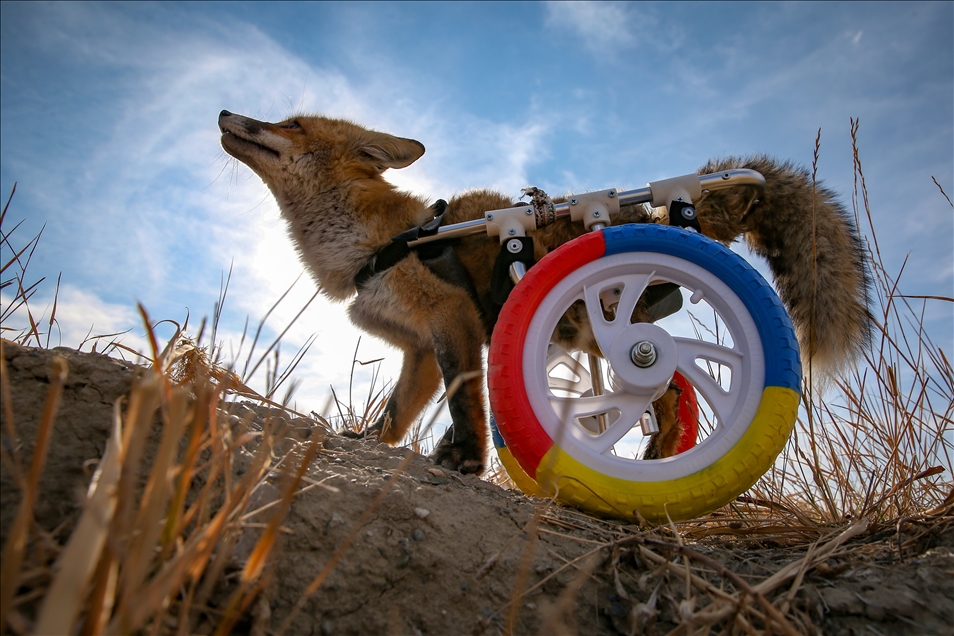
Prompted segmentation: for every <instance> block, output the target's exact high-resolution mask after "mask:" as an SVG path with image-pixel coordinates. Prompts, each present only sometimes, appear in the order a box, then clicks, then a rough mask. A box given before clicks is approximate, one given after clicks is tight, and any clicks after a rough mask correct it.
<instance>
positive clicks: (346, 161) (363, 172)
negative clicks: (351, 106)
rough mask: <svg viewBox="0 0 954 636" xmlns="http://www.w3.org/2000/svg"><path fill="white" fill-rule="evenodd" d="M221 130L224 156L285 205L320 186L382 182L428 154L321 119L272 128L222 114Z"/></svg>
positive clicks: (412, 144)
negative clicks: (235, 161) (388, 172)
mask: <svg viewBox="0 0 954 636" xmlns="http://www.w3.org/2000/svg"><path fill="white" fill-rule="evenodd" d="M219 130H221V131H222V148H224V149H225V152H227V153H228V154H230V155H232V156H233V157H235V158H236V159H238V160H239V161H241V162H242V163H244V164H246V165H247V166H248V167H249V168H251V169H252V170H253V171H255V173H256V174H257V175H258V176H259V177H261V178H262V180H263V181H264V182H265V184H266V185H267V186H268V187H269V189H271V191H272V193H273V194H274V195H275V197H276V198H277V199H278V200H279V203H280V204H281V203H284V202H285V201H287V200H288V199H289V198H292V199H300V198H301V197H302V196H303V195H304V196H307V195H308V193H311V192H314V191H315V189H316V186H318V188H319V189H323V188H322V187H321V184H326V185H328V186H332V185H340V184H344V183H351V182H355V181H361V180H363V179H372V180H380V179H381V173H382V172H384V171H385V170H387V169H388V168H404V167H406V166H409V165H411V164H412V163H414V162H415V161H417V160H418V159H420V157H421V155H423V154H424V146H423V145H422V144H421V143H420V142H418V141H414V140H413V139H404V138H402V137H395V136H394V135H388V134H386V133H380V132H375V131H373V130H368V129H366V128H362V127H361V126H358V125H356V124H352V123H351V122H348V121H344V120H341V119H330V118H327V117H320V116H299V117H292V118H290V119H286V120H285V121H281V122H278V123H277V124H270V123H267V122H263V121H258V120H255V119H251V118H249V117H243V116H241V115H235V114H233V113H230V112H229V111H227V110H223V111H222V112H221V113H219ZM283 199H284V201H283Z"/></svg>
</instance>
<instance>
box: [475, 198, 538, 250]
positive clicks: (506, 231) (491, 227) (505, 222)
mask: <svg viewBox="0 0 954 636" xmlns="http://www.w3.org/2000/svg"><path fill="white" fill-rule="evenodd" d="M484 220H485V221H486V222H487V236H499V237H500V242H501V243H504V242H506V241H507V240H508V239H511V238H513V237H515V236H526V235H527V232H530V231H532V230H535V229H537V217H536V215H535V214H534V213H533V207H531V206H529V205H518V206H517V207H515V208H504V209H503V210H490V211H489V212H485V213H484Z"/></svg>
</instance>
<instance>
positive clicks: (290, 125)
mask: <svg viewBox="0 0 954 636" xmlns="http://www.w3.org/2000/svg"><path fill="white" fill-rule="evenodd" d="M282 128H288V129H289V130H297V129H299V128H301V124H299V123H298V122H297V121H293V122H289V123H287V124H285V125H283V126H282Z"/></svg>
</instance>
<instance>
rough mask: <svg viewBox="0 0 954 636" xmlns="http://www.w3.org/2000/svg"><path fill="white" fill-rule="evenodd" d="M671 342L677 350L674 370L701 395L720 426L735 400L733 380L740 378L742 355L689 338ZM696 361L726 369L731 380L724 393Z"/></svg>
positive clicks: (731, 409) (736, 393)
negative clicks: (704, 361)
mask: <svg viewBox="0 0 954 636" xmlns="http://www.w3.org/2000/svg"><path fill="white" fill-rule="evenodd" d="M673 340H674V341H675V343H676V348H677V349H678V351H679V363H678V365H677V367H676V368H677V370H678V371H679V373H681V374H682V375H684V376H685V377H686V378H687V379H688V380H689V382H691V383H692V385H693V386H695V388H696V390H697V391H699V392H700V393H702V395H703V397H704V398H705V399H706V401H707V402H708V403H709V406H711V407H712V410H713V412H714V414H715V416H716V420H717V421H718V423H719V424H722V425H724V424H725V423H726V422H728V418H729V417H731V415H732V413H733V411H734V410H735V407H736V404H737V403H738V400H739V395H738V394H739V383H738V381H736V378H740V377H741V376H742V357H743V356H742V353H741V352H739V351H736V350H735V349H730V348H728V347H723V346H721V345H718V344H714V343H711V342H706V341H704V340H696V339H693V338H673ZM698 359H702V360H707V361H711V362H714V363H716V364H719V365H723V366H726V367H728V368H729V370H730V371H731V374H732V378H733V381H732V383H731V386H730V387H729V390H728V391H726V390H725V389H724V388H722V385H720V384H719V382H718V381H717V380H716V379H715V378H713V377H712V376H711V375H709V373H708V372H707V371H706V370H704V369H702V368H700V367H699V365H697V364H696V360H698Z"/></svg>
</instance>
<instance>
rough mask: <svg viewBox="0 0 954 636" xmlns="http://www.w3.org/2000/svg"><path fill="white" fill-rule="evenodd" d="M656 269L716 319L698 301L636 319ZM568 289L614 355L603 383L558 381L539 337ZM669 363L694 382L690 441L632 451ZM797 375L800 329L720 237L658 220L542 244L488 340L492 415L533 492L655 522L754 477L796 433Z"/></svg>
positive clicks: (681, 514) (546, 341)
mask: <svg viewBox="0 0 954 636" xmlns="http://www.w3.org/2000/svg"><path fill="white" fill-rule="evenodd" d="M656 283H675V284H676V285H678V286H679V287H681V288H682V290H681V291H682V293H683V295H684V297H686V298H687V299H688V300H689V302H690V303H692V304H693V305H695V306H696V309H695V310H694V311H698V310H699V309H700V308H705V309H706V311H708V310H711V313H712V314H713V320H714V326H706V325H705V324H703V323H702V322H701V321H700V320H699V319H698V318H697V317H695V316H694V315H692V312H690V316H689V317H686V316H684V315H682V314H680V315H678V316H672V317H669V318H666V319H664V320H662V321H660V322H659V323H657V324H650V323H634V322H632V319H631V316H632V315H633V311H634V309H635V307H636V304H637V302H638V300H639V299H640V297H641V296H642V295H643V293H645V291H646V290H647V289H648V288H649V286H650V285H652V284H656ZM610 299H611V300H610ZM575 303H582V304H583V306H584V307H585V314H586V316H587V318H588V319H589V323H590V326H591V327H592V330H593V335H594V337H595V341H596V343H597V345H598V347H599V349H600V351H601V353H602V357H603V358H605V359H606V361H607V362H608V366H609V373H608V374H607V376H606V378H605V380H606V381H605V382H604V384H605V386H606V388H605V390H604V391H603V392H602V394H599V395H594V394H593V392H592V391H590V392H581V391H573V390H567V388H566V387H565V386H564V385H562V384H561V383H560V382H559V381H554V378H553V377H552V375H551V374H552V365H551V362H552V360H551V351H552V350H551V349H550V346H549V345H550V342H551V340H552V339H554V338H555V337H557V339H558V337H559V335H560V332H559V331H558V330H557V326H558V323H560V320H561V318H562V317H563V316H564V314H565V313H566V312H567V310H568V309H570V307H571V306H572V305H574V304H575ZM686 325H690V326H689V328H688V330H687V328H686ZM677 372H678V374H679V375H681V376H682V379H684V380H685V381H687V382H688V383H689V384H690V385H691V386H692V388H693V389H694V390H695V393H696V395H698V396H699V412H700V420H702V421H701V422H700V427H699V431H698V434H697V439H696V440H695V444H694V445H690V447H688V449H687V450H685V452H681V453H678V454H676V455H674V456H672V457H668V458H665V459H655V460H643V459H637V458H638V457H641V456H642V451H643V450H644V449H645V445H646V441H647V437H648V435H647V434H643V429H642V428H641V426H640V423H641V421H642V420H643V414H644V413H645V412H646V411H647V409H648V408H649V405H650V404H652V402H653V400H655V399H657V398H659V397H660V396H661V395H662V394H663V393H665V391H666V389H667V388H668V386H669V383H670V381H671V380H672V379H673V378H674V377H677V375H676V374H677ZM576 375H577V377H580V378H582V375H581V374H579V373H577V374H576ZM800 382H801V367H800V363H799V357H798V345H797V342H796V340H795V335H794V332H793V330H792V326H791V322H790V320H789V318H788V314H787V313H786V312H785V309H784V308H783V307H782V305H781V303H780V302H779V300H778V297H777V296H776V295H775V293H774V292H773V291H772V289H771V287H770V286H769V285H768V284H767V283H766V282H765V281H764V280H763V279H762V277H761V276H759V274H758V273H757V272H756V271H755V270H754V269H753V268H752V267H751V266H750V265H749V264H748V263H746V262H745V261H744V260H743V259H742V258H741V257H739V256H738V255H736V254H734V253H733V252H731V251H730V250H728V249H727V248H725V247H724V246H722V245H720V244H718V243H716V242H714V241H711V240H709V239H708V238H706V237H704V236H701V235H699V234H695V233H692V232H688V231H685V230H681V229H678V228H672V227H668V226H662V225H627V226H619V227H612V228H608V229H604V230H602V231H599V232H592V233H589V234H586V235H584V236H582V237H580V238H578V239H576V240H574V241H571V242H570V243H567V244H566V245H563V246H562V247H560V248H559V249H557V250H554V251H553V252H552V253H551V254H549V255H547V257H545V258H544V259H543V260H541V261H540V262H539V263H538V264H537V265H536V266H534V267H533V268H532V269H531V270H530V271H529V272H528V273H527V275H526V277H525V278H524V280H523V281H521V283H520V284H519V285H518V286H517V287H516V288H515V289H514V290H513V292H511V294H510V298H509V299H508V301H507V303H506V304H505V306H504V308H503V310H502V311H501V313H500V316H499V318H498V321H497V326H496V329H495V331H494V335H493V338H492V340H491V348H490V355H489V374H488V383H489V387H490V401H491V405H492V408H493V412H494V415H495V420H496V427H497V428H498V429H499V433H500V435H501V439H502V441H503V442H504V444H505V446H506V448H507V450H508V451H509V453H511V454H512V456H513V458H514V459H515V460H516V462H517V463H518V464H519V465H520V467H521V468H522V469H523V471H524V472H525V473H526V475H527V476H528V478H529V479H530V480H532V481H533V482H535V483H536V484H537V485H538V487H539V488H540V490H541V492H543V493H544V494H546V495H553V494H556V496H557V497H558V499H559V500H561V501H562V502H564V503H567V504H570V505H573V506H577V507H579V508H581V509H584V510H587V511H589V512H593V513H596V514H600V515H605V516H614V517H620V518H625V519H631V520H635V519H638V518H639V517H642V518H645V519H647V520H649V521H652V522H656V523H661V522H665V521H666V519H667V517H668V518H670V519H673V520H681V519H688V518H692V517H696V516H699V515H702V514H705V513H706V512H709V511H711V510H714V509H715V508H718V507H719V506H721V505H724V504H725V503H727V502H728V501H731V500H732V499H733V498H735V497H736V496H737V495H739V494H740V493H742V492H743V491H745V490H746V489H748V488H749V487H750V486H751V485H752V484H754V483H755V481H756V480H757V479H758V478H759V477H760V476H761V475H762V474H764V473H765V471H767V470H768V469H769V468H770V467H771V465H772V463H773V462H774V461H775V458H776V456H777V455H778V453H779V452H780V451H781V450H782V448H783V447H784V445H785V443H786V441H787V439H788V437H789V435H790V433H791V430H792V427H793V425H794V422H795V418H796V414H797V408H798V402H799V399H800V394H799V388H800ZM593 418H599V419H600V421H601V426H600V427H599V428H597V427H594V426H593V424H592V422H593Z"/></svg>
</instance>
